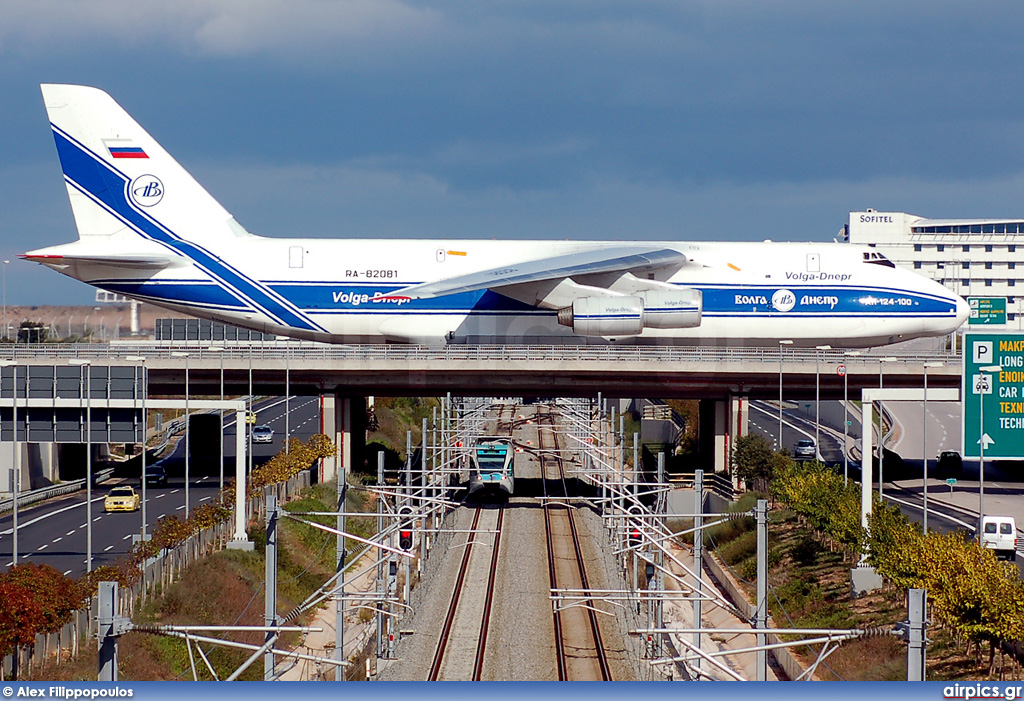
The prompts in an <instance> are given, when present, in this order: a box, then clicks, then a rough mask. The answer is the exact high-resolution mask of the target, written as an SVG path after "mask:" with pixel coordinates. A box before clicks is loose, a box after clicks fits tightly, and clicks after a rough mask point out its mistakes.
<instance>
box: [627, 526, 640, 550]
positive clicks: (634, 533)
mask: <svg viewBox="0 0 1024 701" xmlns="http://www.w3.org/2000/svg"><path fill="white" fill-rule="evenodd" d="M629 545H630V547H634V546H636V545H640V529H639V528H638V527H637V526H633V527H632V528H630V529H629Z"/></svg>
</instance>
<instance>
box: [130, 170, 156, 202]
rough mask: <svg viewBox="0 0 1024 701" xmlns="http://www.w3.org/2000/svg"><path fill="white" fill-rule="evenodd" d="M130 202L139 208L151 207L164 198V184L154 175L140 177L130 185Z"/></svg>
mask: <svg viewBox="0 0 1024 701" xmlns="http://www.w3.org/2000/svg"><path fill="white" fill-rule="evenodd" d="M130 192H131V196H132V201H133V202H135V204H137V205H139V206H140V207H152V206H153V205H155V204H158V203H159V202H160V200H162V199H163V198H164V184H163V183H162V182H161V181H160V178H158V177H156V176H155V175H140V176H139V177H137V178H135V180H133V181H132V184H131V190H130Z"/></svg>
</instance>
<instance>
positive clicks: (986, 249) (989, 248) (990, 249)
mask: <svg viewBox="0 0 1024 701" xmlns="http://www.w3.org/2000/svg"><path fill="white" fill-rule="evenodd" d="M991 252H992V244H990V243H987V244H985V253H991Z"/></svg>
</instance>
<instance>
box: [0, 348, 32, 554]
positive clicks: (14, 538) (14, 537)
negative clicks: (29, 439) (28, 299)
mask: <svg viewBox="0 0 1024 701" xmlns="http://www.w3.org/2000/svg"><path fill="white" fill-rule="evenodd" d="M0 367H9V368H11V428H12V431H11V508H12V509H13V513H12V514H11V554H12V555H13V557H12V558H11V559H12V560H13V561H14V564H15V565H17V564H18V491H19V490H20V489H21V451H20V450H18V365H17V363H15V362H14V361H13V360H5V361H3V362H0ZM25 372H26V373H27V372H28V367H26V368H25ZM27 394H28V393H27V392H26V396H27Z"/></svg>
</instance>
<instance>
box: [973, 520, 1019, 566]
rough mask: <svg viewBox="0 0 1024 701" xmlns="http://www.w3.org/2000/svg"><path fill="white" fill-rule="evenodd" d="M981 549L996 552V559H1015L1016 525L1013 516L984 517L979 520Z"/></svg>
mask: <svg viewBox="0 0 1024 701" xmlns="http://www.w3.org/2000/svg"><path fill="white" fill-rule="evenodd" d="M981 547H983V548H991V549H993V550H995V551H996V557H1001V558H1006V559H1007V560H1014V559H1016V557H1017V524H1016V523H1014V521H1013V516H985V517H983V518H982V519H981Z"/></svg>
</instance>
